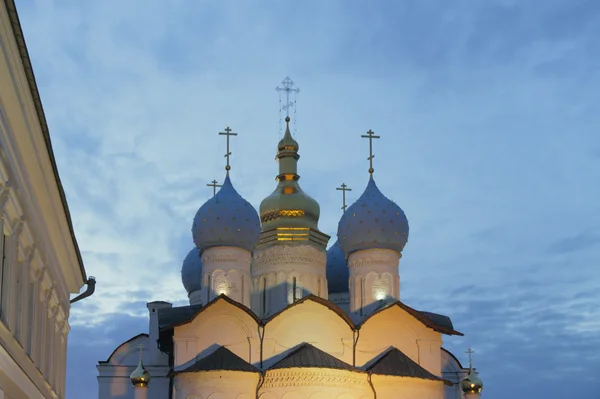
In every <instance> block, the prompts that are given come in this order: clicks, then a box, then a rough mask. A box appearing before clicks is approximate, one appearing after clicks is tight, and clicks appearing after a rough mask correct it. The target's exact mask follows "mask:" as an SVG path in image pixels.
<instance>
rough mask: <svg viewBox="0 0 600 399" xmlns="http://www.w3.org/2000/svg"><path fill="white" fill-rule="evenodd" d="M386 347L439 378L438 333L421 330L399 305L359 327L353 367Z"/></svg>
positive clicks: (422, 328)
mask: <svg viewBox="0 0 600 399" xmlns="http://www.w3.org/2000/svg"><path fill="white" fill-rule="evenodd" d="M390 346H393V347H395V348H397V349H399V350H400V351H402V352H403V353H404V354H405V355H406V356H408V357H410V358H411V359H412V360H413V361H415V362H416V363H418V364H419V365H421V366H422V367H423V368H425V369H426V370H428V371H429V372H431V373H432V374H434V375H437V376H439V375H441V346H442V337H441V334H440V333H438V332H436V331H434V330H432V329H430V328H427V327H425V326H424V325H423V324H422V323H421V322H420V321H418V320H417V319H415V318H414V317H413V316H411V315H410V314H409V313H407V312H406V311H405V310H403V309H401V308H400V307H399V306H390V307H389V308H387V309H385V310H382V311H381V312H379V313H377V314H375V315H373V316H372V317H370V318H369V319H368V320H366V321H365V322H364V324H363V325H362V326H361V328H360V335H359V337H358V342H357V346H356V365H357V366H362V365H364V364H366V363H367V362H369V361H370V360H371V359H373V358H374V357H376V356H378V355H379V354H380V353H382V352H384V351H385V350H386V349H388V348H389V347H390Z"/></svg>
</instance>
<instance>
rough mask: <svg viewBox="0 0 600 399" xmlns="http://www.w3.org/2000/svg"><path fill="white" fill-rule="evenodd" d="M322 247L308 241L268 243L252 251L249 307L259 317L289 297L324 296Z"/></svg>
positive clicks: (289, 298) (324, 282)
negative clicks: (295, 243)
mask: <svg viewBox="0 0 600 399" xmlns="http://www.w3.org/2000/svg"><path fill="white" fill-rule="evenodd" d="M326 262H327V254H326V252H325V250H321V249H318V248H316V247H314V246H312V245H307V244H299V245H280V244H278V245H272V246H269V247H265V248H260V249H257V250H256V251H254V254H253V258H252V268H251V273H252V282H253V290H252V300H251V305H252V310H253V311H254V312H255V313H256V314H257V315H259V316H260V317H267V316H269V315H273V314H275V313H277V312H278V311H280V310H281V309H283V308H285V307H286V306H287V305H289V304H290V303H291V302H292V301H293V300H292V298H293V289H292V287H293V281H294V278H296V299H300V298H302V297H304V296H306V295H309V294H313V295H316V296H319V297H321V298H325V299H326V298H327V278H326V277H325V265H326Z"/></svg>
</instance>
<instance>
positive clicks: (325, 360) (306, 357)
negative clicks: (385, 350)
mask: <svg viewBox="0 0 600 399" xmlns="http://www.w3.org/2000/svg"><path fill="white" fill-rule="evenodd" d="M298 367H317V368H328V369H338V370H349V371H361V370H358V369H356V368H354V367H352V366H351V365H349V364H348V363H345V362H342V361H341V360H339V359H338V358H336V357H334V356H331V355H330V354H329V353H327V352H324V351H322V350H321V349H318V348H315V347H314V346H312V345H311V344H308V343H303V344H301V345H300V346H298V347H297V348H296V349H294V350H293V351H291V352H290V353H289V354H288V355H287V356H286V357H284V358H283V359H281V360H280V361H278V362H277V363H275V364H274V365H272V366H271V367H269V370H276V369H287V368H298Z"/></svg>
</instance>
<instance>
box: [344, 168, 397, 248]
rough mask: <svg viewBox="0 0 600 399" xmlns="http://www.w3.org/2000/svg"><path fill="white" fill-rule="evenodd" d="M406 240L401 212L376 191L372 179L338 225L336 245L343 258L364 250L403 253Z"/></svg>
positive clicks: (376, 188)
mask: <svg viewBox="0 0 600 399" xmlns="http://www.w3.org/2000/svg"><path fill="white" fill-rule="evenodd" d="M407 241H408V219H407V218H406V215H405V214H404V211H403V210H402V209H401V208H400V207H399V206H398V205H396V203H394V202H393V201H391V200H390V199H388V198H387V197H386V196H385V195H383V194H382V193H381V191H379V188H378V187H377V185H376V184H375V180H374V179H373V176H372V175H371V177H370V178H369V183H368V184H367V188H366V189H365V191H364V192H363V193H362V195H361V196H360V197H359V198H358V200H356V202H355V203H353V204H352V205H350V207H348V210H347V211H346V212H344V214H343V215H342V218H341V219H340V222H339V224H338V242H339V244H340V248H341V249H342V251H343V252H344V255H345V257H346V259H347V258H348V256H349V255H350V254H351V253H352V252H355V251H360V250H363V249H373V248H381V249H392V250H394V251H397V252H398V253H402V250H403V249H404V246H405V245H406V242H407Z"/></svg>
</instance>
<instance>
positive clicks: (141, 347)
mask: <svg viewBox="0 0 600 399" xmlns="http://www.w3.org/2000/svg"><path fill="white" fill-rule="evenodd" d="M138 348H140V359H141V358H142V349H143V348H144V345H142V344H139V345H138Z"/></svg>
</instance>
